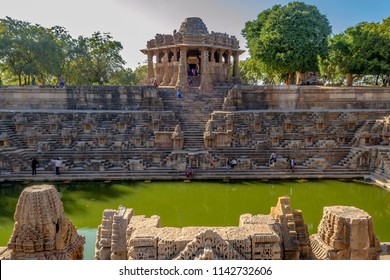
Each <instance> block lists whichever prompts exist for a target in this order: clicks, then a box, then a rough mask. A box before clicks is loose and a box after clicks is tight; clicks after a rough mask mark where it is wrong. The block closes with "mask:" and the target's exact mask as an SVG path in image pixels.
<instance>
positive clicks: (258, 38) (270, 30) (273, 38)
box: [242, 2, 331, 78]
mask: <svg viewBox="0 0 390 280" xmlns="http://www.w3.org/2000/svg"><path fill="white" fill-rule="evenodd" d="M242 34H243V36H244V37H245V39H246V40H247V43H248V48H249V53H250V55H251V59H253V60H255V61H256V64H258V65H259V66H260V69H261V71H262V72H263V73H264V75H265V76H266V77H268V78H270V77H275V76H277V75H279V76H280V77H283V75H284V76H286V74H288V73H290V78H291V73H294V72H306V71H318V57H322V56H325V55H326V53H327V39H328V37H329V35H330V34H331V27H330V25H329V21H328V19H327V18H326V16H325V15H322V14H321V13H320V12H319V11H318V9H317V7H316V6H312V5H307V4H305V3H302V2H291V3H289V4H287V5H286V6H280V5H276V6H274V7H272V8H271V9H268V10H265V11H263V12H262V13H260V14H259V15H258V17H257V19H255V20H253V21H248V22H246V24H245V28H244V29H243V30H242Z"/></svg>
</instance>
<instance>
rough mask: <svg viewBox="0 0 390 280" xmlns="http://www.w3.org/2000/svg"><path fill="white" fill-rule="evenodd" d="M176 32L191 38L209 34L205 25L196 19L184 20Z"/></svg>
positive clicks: (199, 19)
mask: <svg viewBox="0 0 390 280" xmlns="http://www.w3.org/2000/svg"><path fill="white" fill-rule="evenodd" d="M178 32H179V33H183V35H192V36H199V35H206V34H209V31H208V30H207V27H206V25H205V24H204V22H203V21H202V19H201V18H198V17H190V18H186V19H185V20H184V21H183V22H182V24H181V25H180V29H179V31H178Z"/></svg>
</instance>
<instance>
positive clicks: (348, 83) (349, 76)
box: [346, 73, 353, 87]
mask: <svg viewBox="0 0 390 280" xmlns="http://www.w3.org/2000/svg"><path fill="white" fill-rule="evenodd" d="M352 83H353V75H352V74H351V73H348V74H347V84H346V86H347V87H351V86H352Z"/></svg>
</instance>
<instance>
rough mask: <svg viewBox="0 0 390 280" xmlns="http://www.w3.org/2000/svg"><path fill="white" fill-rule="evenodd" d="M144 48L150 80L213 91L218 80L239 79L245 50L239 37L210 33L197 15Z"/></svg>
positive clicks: (227, 81)
mask: <svg viewBox="0 0 390 280" xmlns="http://www.w3.org/2000/svg"><path fill="white" fill-rule="evenodd" d="M141 51H142V52H143V53H144V54H146V55H147V56H148V78H149V81H150V82H151V83H152V81H155V82H157V84H158V85H160V86H171V87H181V88H186V87H188V86H190V85H191V86H199V88H200V89H201V90H203V91H211V90H212V89H213V85H215V84H232V83H240V78H239V69H238V58H239V56H240V55H241V54H242V53H243V52H244V50H240V47H239V42H238V40H237V39H236V37H235V36H229V35H228V34H226V33H216V32H211V33H209V31H208V30H207V27H206V25H205V24H204V23H203V21H202V19H200V18H197V17H191V18H186V19H185V20H184V22H183V23H182V24H181V26H180V29H179V30H178V31H176V30H174V31H173V35H167V34H157V35H156V36H155V38H154V39H152V40H150V41H148V42H147V48H146V49H143V50H141ZM232 63H233V70H232V71H231V64H232Z"/></svg>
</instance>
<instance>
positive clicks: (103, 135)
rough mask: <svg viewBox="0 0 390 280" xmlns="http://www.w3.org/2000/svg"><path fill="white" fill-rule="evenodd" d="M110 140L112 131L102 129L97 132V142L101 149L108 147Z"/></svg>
mask: <svg viewBox="0 0 390 280" xmlns="http://www.w3.org/2000/svg"><path fill="white" fill-rule="evenodd" d="M109 138H110V131H109V130H108V129H106V128H100V129H98V130H97V131H96V140H97V144H98V146H99V147H106V146H107V143H108V140H109Z"/></svg>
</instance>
